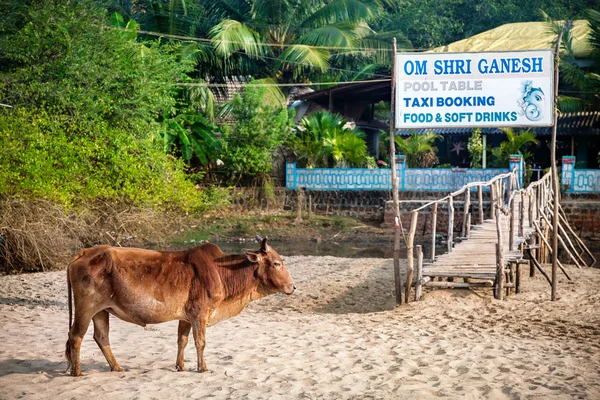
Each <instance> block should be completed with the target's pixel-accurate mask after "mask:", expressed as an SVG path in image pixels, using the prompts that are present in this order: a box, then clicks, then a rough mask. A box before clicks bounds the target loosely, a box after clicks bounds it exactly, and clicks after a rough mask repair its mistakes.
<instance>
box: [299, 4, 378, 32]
mask: <svg viewBox="0 0 600 400" xmlns="http://www.w3.org/2000/svg"><path fill="white" fill-rule="evenodd" d="M376 14H377V6H376V5H374V4H372V3H371V4H368V3H366V2H363V1H360V0H333V1H332V2H331V3H329V4H325V5H324V6H323V7H321V8H320V9H319V10H317V11H315V12H314V13H313V14H312V15H310V16H309V17H308V18H307V19H305V20H304V21H303V22H302V24H301V25H300V26H301V27H303V28H316V27H319V26H324V25H329V24H335V23H338V22H361V21H368V20H370V19H372V18H373V17H374V16H375V15H376Z"/></svg>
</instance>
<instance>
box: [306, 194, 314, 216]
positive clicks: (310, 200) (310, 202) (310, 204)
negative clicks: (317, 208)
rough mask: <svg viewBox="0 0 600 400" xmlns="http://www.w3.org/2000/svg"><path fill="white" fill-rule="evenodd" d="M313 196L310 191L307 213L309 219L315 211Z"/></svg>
mask: <svg viewBox="0 0 600 400" xmlns="http://www.w3.org/2000/svg"><path fill="white" fill-rule="evenodd" d="M312 208H313V198H312V194H311V193H310V192H309V193H308V212H307V213H306V217H307V218H308V219H310V217H311V215H312V211H313V209H312Z"/></svg>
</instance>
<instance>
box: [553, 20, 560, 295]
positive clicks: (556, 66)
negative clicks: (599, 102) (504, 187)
mask: <svg viewBox="0 0 600 400" xmlns="http://www.w3.org/2000/svg"><path fill="white" fill-rule="evenodd" d="M562 36H563V31H562V30H561V31H560V32H559V34H558V38H557V39H556V47H555V48H554V66H553V67H554V95H553V98H552V109H553V110H554V112H553V114H554V124H553V125H552V140H551V144H550V164H551V165H550V167H551V170H552V190H553V192H554V193H553V196H554V218H553V221H552V248H553V249H554V251H553V252H552V295H551V300H552V301H556V300H557V287H558V276H557V275H558V273H557V268H558V196H559V190H560V189H559V187H558V171H557V169H556V130H557V129H558V82H559V80H558V79H559V77H558V72H559V70H560V68H559V63H560V45H561V41H562Z"/></svg>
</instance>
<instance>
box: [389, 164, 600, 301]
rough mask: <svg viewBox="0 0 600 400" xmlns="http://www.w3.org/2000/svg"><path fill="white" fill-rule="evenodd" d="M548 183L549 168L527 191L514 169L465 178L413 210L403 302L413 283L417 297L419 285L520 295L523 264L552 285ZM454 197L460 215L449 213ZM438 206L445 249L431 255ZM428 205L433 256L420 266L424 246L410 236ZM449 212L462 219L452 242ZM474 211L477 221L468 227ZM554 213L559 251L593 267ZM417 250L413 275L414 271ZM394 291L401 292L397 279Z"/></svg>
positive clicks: (500, 295)
mask: <svg viewBox="0 0 600 400" xmlns="http://www.w3.org/2000/svg"><path fill="white" fill-rule="evenodd" d="M551 180H552V179H551V174H550V173H548V174H546V175H545V176H544V177H542V178H541V179H540V180H538V181H536V182H533V183H532V184H530V185H529V186H528V187H527V188H521V187H519V181H518V176H517V173H516V171H513V172H510V173H507V174H502V175H498V176H496V177H494V178H493V179H491V180H490V181H488V182H474V183H469V184H467V185H465V186H463V187H462V188H461V189H460V190H457V191H456V192H453V193H450V194H449V195H447V196H445V197H443V198H441V199H439V200H434V201H431V202H429V203H427V204H425V205H423V206H421V207H419V208H417V209H415V210H413V211H412V212H411V224H410V229H409V233H408V237H407V239H406V244H407V265H408V266H407V278H406V290H405V300H406V302H408V301H409V294H410V289H411V287H412V286H414V289H415V290H414V299H415V300H419V298H420V297H421V294H422V291H423V287H444V288H471V287H484V288H485V287H488V288H490V289H493V290H494V296H495V297H496V298H497V299H500V300H502V298H503V296H504V292H506V295H509V294H510V293H511V292H512V291H515V292H516V293H519V291H520V286H521V276H522V274H521V267H522V266H523V265H527V266H529V274H530V276H534V275H535V271H536V270H538V271H539V272H540V273H541V274H542V275H544V277H546V279H547V280H548V282H549V283H551V278H550V276H549V275H548V274H547V273H546V271H545V270H544V267H543V264H544V263H546V262H547V261H548V260H549V259H550V258H549V255H550V254H552V251H553V249H552V247H551V245H550V243H549V242H550V240H549V234H550V231H551V227H552V225H551V220H552V218H553V215H552V214H553V207H552V206H551V205H552V201H553V191H552V184H551ZM484 190H485V191H486V192H489V201H487V202H486V203H487V204H484V201H483V192H484ZM472 194H473V195H475V194H476V196H477V198H476V201H474V202H472V201H471V195H472ZM457 197H464V202H463V203H462V212H459V213H455V199H456V198H457ZM473 205H476V207H474V206H473ZM440 206H441V207H443V206H446V207H445V208H446V212H447V213H448V229H447V237H446V241H447V253H445V254H443V255H441V256H438V257H436V254H435V251H436V248H435V244H436V240H437V237H438V236H439V235H437V216H438V211H439V209H440V208H441V207H440ZM475 208H476V213H475V214H474V213H473V209H475ZM426 210H431V211H430V214H431V215H432V218H431V229H430V233H431V254H430V257H429V262H427V263H424V260H423V252H422V246H420V245H417V246H414V239H415V232H416V229H417V225H418V221H419V215H421V214H423V213H424V211H426ZM455 214H458V216H459V217H460V218H462V224H460V226H461V227H462V228H461V233H460V237H459V238H458V243H456V244H455V240H454V233H455V225H456V224H455V223H454V221H455V216H456V215H455ZM473 215H475V219H476V221H477V223H476V224H472V222H473ZM558 218H559V232H560V235H559V237H558V239H559V243H560V245H561V248H562V250H563V251H564V252H565V253H566V254H567V255H568V257H569V258H570V259H571V262H572V263H573V264H574V265H575V266H577V267H578V268H580V267H584V266H592V265H593V264H594V263H595V262H596V260H595V258H594V256H593V255H592V253H591V252H590V251H589V249H588V248H587V247H586V246H585V244H584V243H583V241H582V240H581V239H580V238H579V237H578V236H577V235H576V234H575V232H574V231H573V229H572V228H571V227H570V226H569V224H568V222H567V218H566V216H565V215H564V212H563V211H562V208H561V207H560V205H559V215H558ZM415 253H416V277H414V276H413V275H414V271H415ZM586 259H589V261H586ZM558 266H559V268H560V269H561V271H562V273H564V274H565V276H566V277H567V278H568V279H569V280H570V279H571V278H570V276H569V274H568V271H567V269H566V268H565V267H564V266H563V265H562V264H560V262H559V265H558ZM414 278H416V279H414ZM399 286H400V288H399ZM396 288H397V290H400V291H401V282H399V276H398V277H397V280H396ZM397 297H398V296H397Z"/></svg>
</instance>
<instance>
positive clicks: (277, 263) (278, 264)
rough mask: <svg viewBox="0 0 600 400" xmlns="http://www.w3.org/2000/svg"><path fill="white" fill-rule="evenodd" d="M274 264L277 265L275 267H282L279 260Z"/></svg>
mask: <svg viewBox="0 0 600 400" xmlns="http://www.w3.org/2000/svg"><path fill="white" fill-rule="evenodd" d="M273 266H275V268H281V263H280V262H279V261H275V262H274V263H273Z"/></svg>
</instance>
